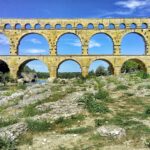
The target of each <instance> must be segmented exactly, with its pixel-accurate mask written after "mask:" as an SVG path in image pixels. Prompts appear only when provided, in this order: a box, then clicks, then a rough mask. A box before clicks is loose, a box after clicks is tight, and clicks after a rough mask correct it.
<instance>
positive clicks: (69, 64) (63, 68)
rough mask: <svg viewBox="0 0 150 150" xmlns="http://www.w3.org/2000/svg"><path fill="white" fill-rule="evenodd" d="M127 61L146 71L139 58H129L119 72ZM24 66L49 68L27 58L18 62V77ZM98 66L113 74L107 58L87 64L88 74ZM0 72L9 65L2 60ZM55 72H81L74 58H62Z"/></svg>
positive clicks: (39, 70) (7, 70)
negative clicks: (20, 62)
mask: <svg viewBox="0 0 150 150" xmlns="http://www.w3.org/2000/svg"><path fill="white" fill-rule="evenodd" d="M128 61H133V62H136V63H137V64H139V66H140V70H143V71H144V72H146V71H147V69H146V66H145V64H144V63H143V62H142V61H141V60H139V59H129V60H127V61H125V62H124V64H123V65H122V67H121V69H120V73H124V65H125V63H126V62H128ZM25 66H28V67H29V68H31V69H34V70H36V71H37V72H47V73H49V72H50V71H49V68H48V67H47V66H46V64H44V63H43V62H42V61H41V60H37V59H29V60H26V61H24V62H23V63H22V64H20V66H19V68H18V71H17V76H18V78H19V77H20V76H21V72H22V71H23V69H24V67H25ZM100 66H102V67H103V68H104V70H106V71H109V75H113V74H114V70H115V68H114V66H113V65H112V63H111V62H110V61H108V60H107V59H96V60H94V61H93V62H92V63H91V64H90V66H89V69H88V72H89V74H90V73H91V72H96V70H97V68H98V67H100ZM0 72H2V73H7V72H9V66H8V65H7V63H6V62H4V61H2V60H0ZM56 72H57V77H59V74H61V73H68V72H72V73H80V74H82V67H81V65H80V63H79V62H78V61H76V60H74V59H68V60H63V61H61V62H60V63H59V64H58V67H57V70H56Z"/></svg>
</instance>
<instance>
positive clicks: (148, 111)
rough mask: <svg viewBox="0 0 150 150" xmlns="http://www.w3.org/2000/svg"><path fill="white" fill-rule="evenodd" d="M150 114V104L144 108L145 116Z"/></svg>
mask: <svg viewBox="0 0 150 150" xmlns="http://www.w3.org/2000/svg"><path fill="white" fill-rule="evenodd" d="M148 116H150V106H146V108H145V110H144V117H148Z"/></svg>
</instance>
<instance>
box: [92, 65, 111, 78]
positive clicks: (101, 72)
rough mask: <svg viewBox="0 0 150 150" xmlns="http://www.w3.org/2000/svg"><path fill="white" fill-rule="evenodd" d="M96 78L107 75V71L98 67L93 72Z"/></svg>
mask: <svg viewBox="0 0 150 150" xmlns="http://www.w3.org/2000/svg"><path fill="white" fill-rule="evenodd" d="M95 75H96V76H106V75H108V71H107V70H105V67H103V66H99V67H98V68H97V69H96V71H95Z"/></svg>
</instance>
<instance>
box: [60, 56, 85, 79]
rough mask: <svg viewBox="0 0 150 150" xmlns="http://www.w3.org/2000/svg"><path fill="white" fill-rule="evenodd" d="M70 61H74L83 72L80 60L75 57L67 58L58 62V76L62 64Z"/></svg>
mask: <svg viewBox="0 0 150 150" xmlns="http://www.w3.org/2000/svg"><path fill="white" fill-rule="evenodd" d="M69 61H71V62H74V63H75V64H76V65H77V66H78V67H79V68H80V74H82V67H81V64H80V62H78V61H77V60H75V59H65V60H62V61H60V62H59V64H58V66H57V77H58V74H59V73H60V72H59V69H60V66H61V65H62V64H63V63H65V62H69ZM70 67H71V66H70ZM67 72H69V71H67ZM71 72H72V71H71ZM74 72H76V71H74Z"/></svg>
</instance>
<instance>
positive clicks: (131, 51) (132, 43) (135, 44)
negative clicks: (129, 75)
mask: <svg viewBox="0 0 150 150" xmlns="http://www.w3.org/2000/svg"><path fill="white" fill-rule="evenodd" d="M145 52H146V42H145V39H144V37H143V36H142V35H140V34H138V33H128V34H127V35H125V36H124V37H123V39H122V42H121V54H122V55H145Z"/></svg>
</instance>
